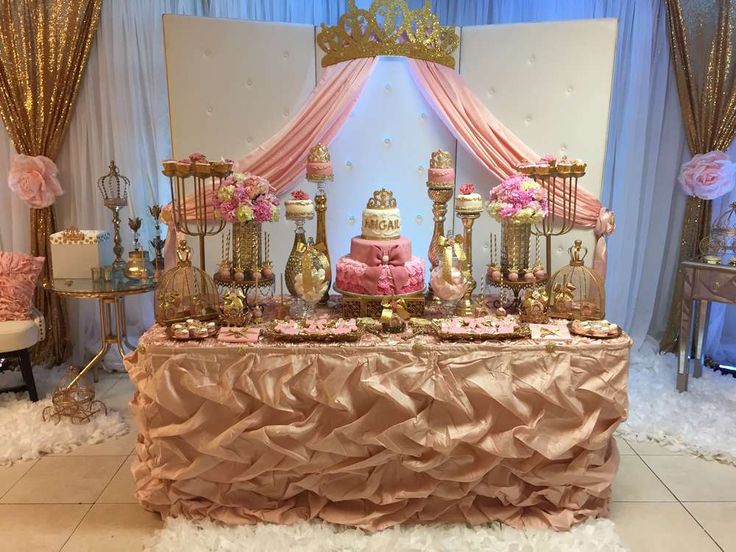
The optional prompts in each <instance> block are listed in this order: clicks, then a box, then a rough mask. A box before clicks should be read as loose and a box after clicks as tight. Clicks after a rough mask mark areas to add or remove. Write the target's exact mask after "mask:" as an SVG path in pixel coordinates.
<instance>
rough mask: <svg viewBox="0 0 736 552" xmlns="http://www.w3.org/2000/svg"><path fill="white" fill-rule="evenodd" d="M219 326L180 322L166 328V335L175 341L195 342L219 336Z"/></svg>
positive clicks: (207, 323)
mask: <svg viewBox="0 0 736 552" xmlns="http://www.w3.org/2000/svg"><path fill="white" fill-rule="evenodd" d="M219 329H220V328H219V326H218V325H217V324H216V323H215V322H200V321H199V320H191V319H190V320H187V321H186V322H178V323H176V324H172V325H171V326H169V327H168V328H166V335H167V336H168V337H169V339H173V340H175V341H194V340H201V339H207V338H208V337H214V336H216V335H217V332H218V330H219Z"/></svg>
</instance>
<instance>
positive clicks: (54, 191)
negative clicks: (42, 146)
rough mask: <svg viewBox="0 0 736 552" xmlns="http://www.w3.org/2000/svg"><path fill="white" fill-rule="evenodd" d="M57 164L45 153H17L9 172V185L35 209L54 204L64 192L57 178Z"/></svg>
mask: <svg viewBox="0 0 736 552" xmlns="http://www.w3.org/2000/svg"><path fill="white" fill-rule="evenodd" d="M57 173H58V170H57V168H56V164H55V163H54V162H53V161H52V160H51V159H49V158H48V157H45V156H43V155H37V156H35V157H32V156H30V155H22V154H21V155H16V156H15V158H14V159H13V163H12V164H11V166H10V172H9V173H8V186H9V187H10V189H11V190H13V191H14V192H15V193H16V195H17V196H18V197H19V198H20V199H22V200H23V201H24V202H25V203H26V204H27V205H28V206H29V207H31V208H33V209H43V208H44V207H49V206H51V205H53V204H54V201H56V198H57V196H60V195H62V194H63V193H64V191H63V190H62V189H61V184H59V180H58V179H57V178H56V175H57Z"/></svg>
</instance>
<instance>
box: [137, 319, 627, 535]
mask: <svg viewBox="0 0 736 552" xmlns="http://www.w3.org/2000/svg"><path fill="white" fill-rule="evenodd" d="M630 345H631V342H630V340H629V338H628V337H626V336H623V337H620V338H617V339H613V340H609V341H594V340H590V339H584V338H581V339H575V340H574V341H573V342H572V343H567V344H563V345H558V346H557V347H546V346H545V345H540V344H537V343H534V342H531V341H520V342H505V343H490V342H489V343H483V344H449V343H437V342H435V341H434V340H433V338H430V337H426V336H424V337H421V336H420V337H415V338H413V339H409V340H401V339H398V338H389V339H384V340H383V341H380V340H379V339H378V338H377V337H375V336H366V337H365V338H364V339H363V340H362V341H361V342H360V343H357V344H351V345H336V344H331V345H277V344H264V343H260V344H258V345H250V346H244V345H237V344H224V343H219V342H217V341H215V340H214V339H209V340H206V341H204V342H201V343H175V342H172V341H169V340H167V339H166V337H165V334H164V332H163V330H162V329H161V328H160V327H154V328H152V329H151V330H149V331H148V332H146V334H145V335H144V336H143V337H142V338H141V341H140V343H139V346H138V350H137V351H136V352H134V353H131V354H130V355H129V356H128V357H127V359H126V366H127V368H128V372H129V374H130V377H131V378H132V380H133V382H134V383H135V385H136V388H137V391H136V393H135V396H134V398H133V400H132V401H131V409H132V411H133V414H134V416H135V420H136V424H137V426H138V431H139V433H140V435H139V438H138V444H137V447H136V452H137V460H136V461H135V462H134V464H133V473H134V477H135V480H136V488H137V490H136V493H137V497H138V500H139V501H140V502H141V504H143V506H144V507H146V508H147V509H149V510H153V511H157V512H160V513H161V514H162V515H184V516H186V517H189V518H204V517H209V518H213V519H217V520H221V521H223V522H225V523H254V522H257V521H259V520H264V521H270V522H279V523H291V522H295V521H297V520H302V519H312V518H322V519H324V520H327V521H330V522H333V523H339V524H346V525H353V526H357V527H362V528H364V529H367V530H378V529H383V528H385V527H388V526H391V525H394V524H397V523H403V522H437V521H443V522H468V523H485V522H488V521H493V520H499V521H502V522H504V523H507V524H510V525H513V526H516V527H527V526H542V527H552V528H554V529H558V530H563V529H567V528H569V527H570V526H571V525H573V524H575V523H577V522H580V521H582V520H584V519H585V518H586V517H589V516H599V515H606V514H607V510H608V506H607V501H608V498H609V496H610V492H611V482H612V481H613V478H614V475H615V473H616V470H617V467H618V462H619V457H618V450H617V449H616V444H615V441H614V440H613V438H612V435H613V431H614V429H615V428H616V426H617V425H618V424H619V423H620V422H621V421H622V420H623V419H624V418H625V417H626V411H627V393H626V386H627V375H628V374H627V372H628V364H629V348H630Z"/></svg>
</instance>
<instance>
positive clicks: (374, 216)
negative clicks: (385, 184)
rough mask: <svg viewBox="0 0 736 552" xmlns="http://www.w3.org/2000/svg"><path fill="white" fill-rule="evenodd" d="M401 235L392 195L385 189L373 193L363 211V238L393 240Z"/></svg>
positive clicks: (399, 219)
mask: <svg viewBox="0 0 736 552" xmlns="http://www.w3.org/2000/svg"><path fill="white" fill-rule="evenodd" d="M400 235H401V213H400V212H399V210H398V208H397V207H396V200H395V199H394V197H393V193H391V192H389V191H388V190H386V189H385V188H381V189H380V190H379V191H377V192H374V193H373V197H372V198H371V199H370V200H369V201H368V206H367V207H366V208H365V209H364V210H363V238H364V239H366V240H393V239H395V238H398V237H399V236H400Z"/></svg>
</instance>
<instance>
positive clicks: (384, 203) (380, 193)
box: [367, 188, 396, 209]
mask: <svg viewBox="0 0 736 552" xmlns="http://www.w3.org/2000/svg"><path fill="white" fill-rule="evenodd" d="M367 207H368V209H396V199H395V198H394V193H393V192H391V191H389V190H387V189H386V188H381V189H380V190H376V191H375V192H373V197H372V198H370V199H369V200H368V205H367Z"/></svg>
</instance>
